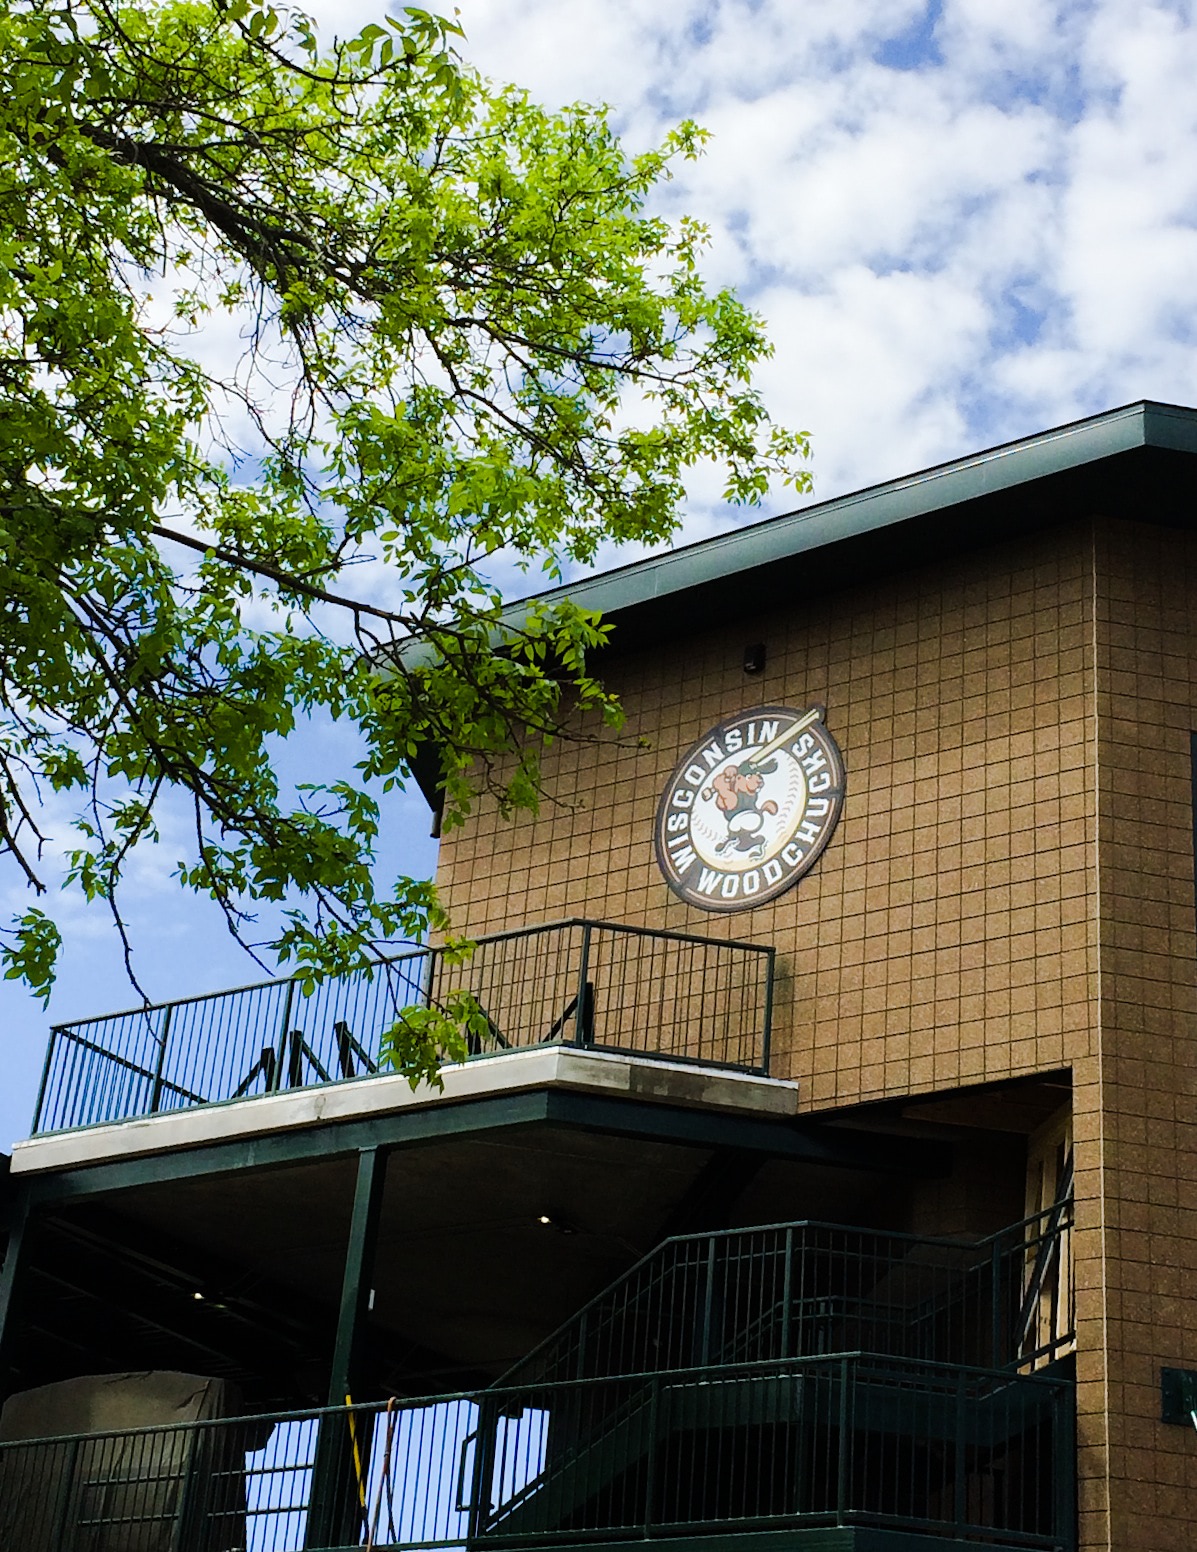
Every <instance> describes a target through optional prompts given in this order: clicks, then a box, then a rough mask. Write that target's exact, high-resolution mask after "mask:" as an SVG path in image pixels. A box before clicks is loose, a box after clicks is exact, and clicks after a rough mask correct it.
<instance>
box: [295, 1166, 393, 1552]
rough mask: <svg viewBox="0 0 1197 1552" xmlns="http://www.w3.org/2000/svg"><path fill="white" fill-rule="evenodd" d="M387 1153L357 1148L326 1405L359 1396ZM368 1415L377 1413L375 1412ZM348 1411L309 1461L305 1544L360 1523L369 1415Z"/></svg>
mask: <svg viewBox="0 0 1197 1552" xmlns="http://www.w3.org/2000/svg"><path fill="white" fill-rule="evenodd" d="M386 1171H387V1158H386V1154H385V1153H382V1152H381V1151H380V1150H379V1149H378V1148H366V1149H363V1151H362V1152H361V1153H359V1154H358V1160H357V1181H356V1184H355V1186H354V1192H353V1212H352V1214H351V1216H350V1220H349V1243H348V1245H347V1246H346V1250H345V1272H344V1276H343V1278H342V1281H341V1308H340V1313H339V1315H338V1317H337V1337H336V1343H335V1345H334V1347H333V1360H332V1371H331V1373H330V1376H329V1385H328V1404H329V1406H338V1407H339V1406H344V1405H345V1402H346V1399H347V1398H348V1397H354V1398H355V1399H360V1398H359V1397H358V1396H357V1393H356V1388H355V1387H356V1386H357V1385H358V1382H359V1379H360V1373H359V1369H360V1360H361V1355H362V1348H363V1345H364V1338H365V1327H366V1321H367V1318H368V1315H369V1308H370V1287H371V1279H372V1278H373V1275H374V1253H375V1250H376V1248H377V1244H378V1222H379V1216H380V1213H381V1210H382V1193H383V1187H384V1185H385V1183H386ZM369 1421H370V1423H371V1424H372V1423H373V1416H372V1415H370V1419H369ZM355 1426H356V1425H355V1420H354V1418H353V1417H352V1416H351V1417H350V1418H348V1419H347V1418H346V1417H345V1416H344V1415H342V1416H341V1417H326V1418H324V1419H322V1421H321V1423H320V1431H319V1434H318V1436H317V1439H316V1454H315V1460H314V1463H313V1466H312V1498H311V1508H310V1510H309V1513H308V1522H307V1534H306V1536H305V1538H304V1545H305V1546H307V1547H342V1546H356V1545H357V1540H358V1532H359V1530H360V1528H361V1526H362V1524H363V1520H362V1500H363V1495H364V1487H365V1480H366V1477H367V1476H368V1473H369V1446H370V1439H369V1437H368V1432H367V1423H366V1417H365V1415H363V1416H362V1421H361V1425H360V1427H357V1428H356V1432H355Z"/></svg>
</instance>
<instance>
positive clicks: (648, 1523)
mask: <svg viewBox="0 0 1197 1552" xmlns="http://www.w3.org/2000/svg"><path fill="white" fill-rule="evenodd" d="M648 1383H649V1392H648V1460H647V1461H646V1462H645V1467H644V1534H645V1536H646V1537H647V1536H651V1535H652V1527H653V1498H654V1496H655V1495H656V1491H657V1432H658V1429H659V1428H660V1426H661V1421H660V1410H661V1379H660V1376H659V1375H656V1374H654V1375H653V1376H652V1378H651V1379H650V1380H649V1382H648Z"/></svg>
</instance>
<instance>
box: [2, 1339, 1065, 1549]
mask: <svg viewBox="0 0 1197 1552" xmlns="http://www.w3.org/2000/svg"><path fill="white" fill-rule="evenodd" d="M1072 1390H1073V1387H1072V1385H1071V1384H1070V1383H1069V1382H1067V1381H1065V1380H1061V1379H1058V1378H1047V1377H1044V1376H1041V1375H1034V1376H1029V1375H1016V1374H1010V1373H1009V1372H992V1371H985V1370H980V1369H966V1368H959V1367H950V1366H945V1365H936V1364H925V1363H918V1362H915V1361H912V1360H901V1359H894V1358H885V1357H878V1356H875V1355H868V1354H862V1353H842V1354H836V1355H828V1356H824V1357H820V1358H810V1359H801V1360H791V1361H776V1362H773V1363H744V1364H730V1365H720V1366H718V1367H708V1368H702V1369H692V1370H670V1371H655V1372H652V1373H648V1374H638V1375H621V1376H619V1377H615V1378H608V1379H604V1380H585V1381H573V1382H570V1381H564V1382H558V1383H555V1384H543V1385H537V1386H531V1387H516V1388H502V1389H492V1390H486V1391H480V1392H474V1393H471V1394H465V1395H456V1396H449V1397H442V1398H438V1399H435V1400H426V1401H415V1402H411V1401H405V1402H402V1403H397V1402H390V1403H387V1404H383V1405H374V1406H357V1407H352V1408H339V1409H328V1410H325V1411H320V1412H303V1413H291V1414H277V1415H273V1416H268V1417H253V1418H243V1419H234V1420H224V1421H207V1422H198V1423H185V1424H178V1425H176V1426H174V1427H172V1428H152V1429H141V1430H136V1431H131V1432H125V1433H109V1434H91V1435H86V1436H79V1437H72V1438H66V1439H42V1440H35V1441H24V1442H19V1443H7V1444H4V1445H0V1545H3V1546H5V1547H12V1548H14V1549H15V1548H17V1547H19V1548H20V1549H21V1552H95V1549H97V1548H117V1547H119V1548H134V1547H135V1548H136V1549H137V1552H167V1549H172V1552H173V1549H178V1548H186V1549H187V1552H229V1549H232V1548H238V1549H245V1548H250V1549H253V1552H300V1549H304V1552H327V1549H345V1548H349V1547H359V1546H369V1547H375V1548H392V1549H394V1548H403V1549H408V1548H411V1549H414V1548H432V1547H463V1548H470V1549H479V1548H485V1547H488V1546H494V1547H496V1548H511V1549H515V1548H534V1547H546V1548H547V1547H555V1546H561V1547H565V1546H570V1545H577V1544H586V1543H601V1542H610V1541H624V1540H629V1541H630V1540H641V1539H643V1538H645V1537H653V1538H662V1537H669V1536H677V1537H685V1538H692V1537H693V1536H695V1535H696V1534H701V1533H703V1532H724V1533H726V1532H727V1531H728V1530H741V1531H744V1530H770V1529H772V1530H776V1529H783V1528H784V1529H789V1530H791V1531H794V1530H802V1529H804V1528H807V1527H809V1528H811V1529H812V1530H815V1529H817V1528H819V1527H826V1526H861V1527H877V1528H884V1529H890V1530H900V1531H906V1532H912V1533H915V1534H917V1535H919V1536H922V1537H933V1538H942V1539H943V1540H945V1541H946V1542H954V1543H956V1544H960V1543H970V1542H971V1543H979V1544H983V1545H985V1546H987V1547H990V1548H1023V1549H1039V1552H1070V1549H1071V1548H1072V1547H1073V1546H1074V1545H1075V1540H1074V1529H1073V1523H1072V1520H1073V1491H1074V1489H1073V1481H1074V1472H1073V1464H1072V1462H1073V1442H1072V1416H1073V1406H1074V1402H1073V1395H1072ZM820 1544H823V1543H821V1542H820Z"/></svg>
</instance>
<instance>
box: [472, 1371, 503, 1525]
mask: <svg viewBox="0 0 1197 1552" xmlns="http://www.w3.org/2000/svg"><path fill="white" fill-rule="evenodd" d="M498 1426H499V1419H498V1415H497V1413H496V1411H495V1404H494V1402H493V1401H491V1400H488V1399H486V1398H485V1397H480V1398H479V1401H478V1426H477V1429H476V1431H475V1434H474V1469H473V1471H472V1473H471V1476H470V1499H469V1504H468V1505H467V1508H468V1512H469V1518H468V1520H467V1529H466V1545H467V1546H469V1545H470V1544H471V1543H473V1542H476V1541H477V1540H478V1538H479V1537H480V1536H481V1535H483V1534H484V1533H485V1531H486V1527H487V1524H488V1522H489V1520H490V1517H491V1514H492V1512H493V1511H494V1504H493V1502H492V1501H491V1496H490V1495H491V1488H492V1487H493V1485H494V1476H495V1434H496V1433H497V1431H498Z"/></svg>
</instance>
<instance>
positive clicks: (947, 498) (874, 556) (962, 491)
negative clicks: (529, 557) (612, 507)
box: [511, 400, 1197, 651]
mask: <svg viewBox="0 0 1197 1552" xmlns="http://www.w3.org/2000/svg"><path fill="white" fill-rule="evenodd" d="M1127 498H1132V499H1133V501H1134V507H1135V509H1136V510H1142V508H1143V507H1144V505H1145V504H1147V505H1148V507H1149V510H1150V512H1151V516H1152V520H1153V521H1157V522H1161V523H1164V524H1168V525H1172V526H1184V527H1187V526H1191V525H1193V523H1194V518H1195V516H1197V410H1194V409H1189V408H1185V407H1183V406H1179V405H1171V404H1157V403H1152V402H1150V401H1146V400H1142V401H1140V402H1138V403H1136V404H1128V405H1125V406H1123V407H1122V408H1121V409H1115V410H1109V411H1107V412H1106V413H1104V414H1102V415H1095V416H1092V417H1090V418H1089V419H1086V420H1080V421H1074V422H1072V423H1071V424H1069V425H1065V426H1059V427H1056V428H1055V429H1054V430H1051V431H1044V432H1041V433H1039V435H1037V436H1033V437H1026V438H1023V439H1022V440H1020V441H1017V442H1007V443H1004V444H1002V445H1000V446H998V447H992V448H987V449H985V450H984V451H982V452H979V453H974V454H972V455H971V456H969V457H967V458H960V459H956V460H954V461H953V462H951V463H944V464H938V465H936V466H934V467H932V468H929V469H924V470H921V471H919V472H918V473H916V474H911V475H908V476H906V477H904V478H902V479H898V480H891V481H888V482H887V483H885V484H883V485H874V486H870V487H869V488H867V489H865V490H860V491H854V492H852V493H851V494H849V495H845V496H838V497H836V498H835V499H834V500H831V501H823V502H817V503H815V504H813V505H811V506H806V507H802V508H800V509H799V510H797V511H794V512H787V513H783V514H780V515H779V516H776V517H772V518H768V519H766V520H765V521H763V522H759V523H754V524H751V525H750V526H748V527H745V528H739V529H737V530H736V531H735V532H733V533H727V534H720V535H717V536H716V537H714V538H710V539H704V540H702V541H700V542H699V543H697V544H688V545H681V546H679V547H678V548H676V549H673V550H670V551H669V552H667V553H665V554H659V555H650V556H648V557H646V558H645V559H644V560H640V561H635V562H633V563H632V564H631V565H628V566H622V567H619V568H618V569H617V570H614V571H607V572H604V573H602V574H601V575H599V576H593V577H586V578H583V579H580V580H578V581H575V582H570V583H567V584H565V585H564V586H562V587H558V588H554V589H553V590H552V591H550V592H546V593H540V594H537V595H535V601H536V602H537V603H544V602H549V601H552V600H554V599H565V598H568V599H570V600H572V601H573V602H575V603H578V604H582V605H584V606H585V607H586V608H588V609H595V610H598V611H599V612H600V613H601V614H602V615H603V617H604V619H605V620H607V621H608V622H609V623H611V624H613V625H614V626H615V631H614V633H613V638H612V646H613V649H614V650H616V651H619V650H621V649H625V648H627V647H628V646H633V645H639V644H641V643H643V642H644V641H645V640H647V639H650V638H656V637H658V636H660V635H663V634H667V633H669V632H670V631H671V630H672V628H673V627H674V625H675V624H676V623H677V622H678V621H679V619H684V618H688V619H690V620H691V621H692V620H693V619H695V618H696V617H698V616H699V615H700V613H701V612H702V611H705V610H707V609H718V610H719V611H720V615H721V617H722V618H734V617H735V616H736V615H737V614H756V613H758V612H759V611H760V609H761V608H762V606H766V607H767V606H768V605H769V604H770V603H772V602H775V601H778V600H780V599H782V598H784V597H785V596H787V595H789V596H792V594H793V585H794V583H795V582H796V581H797V580H799V579H801V582H802V586H803V589H804V590H808V589H809V587H810V586H811V583H812V581H813V580H814V579H815V578H816V577H817V579H818V581H819V583H820V585H823V586H827V585H829V584H834V583H835V582H836V581H840V582H846V581H853V580H859V579H861V578H862V577H864V576H876V575H878V574H879V573H884V572H889V571H898V570H907V569H909V568H910V567H911V566H912V565H913V564H916V563H917V562H918V561H919V560H920V559H921V558H922V557H923V556H925V555H928V554H931V555H939V554H943V553H944V552H945V549H946V550H947V551H948V552H951V551H960V550H964V549H970V548H975V547H978V546H979V545H982V544H986V543H993V542H995V541H997V540H1000V539H1002V538H1008V537H1012V536H1014V535H1016V534H1019V533H1025V532H1028V531H1032V530H1034V529H1038V528H1042V527H1046V526H1051V525H1055V524H1058V523H1060V522H1062V521H1068V520H1071V519H1076V518H1078V517H1092V516H1096V515H1099V514H1101V513H1103V512H1109V511H1112V510H1115V509H1120V510H1125V505H1126V499H1127ZM531 602H533V600H532V599H524V600H521V601H519V602H518V603H515V604H513V605H512V609H511V615H512V617H513V618H518V617H519V614H520V612H521V611H522V610H524V609H526V608H527V606H528V604H529V603H531Z"/></svg>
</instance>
